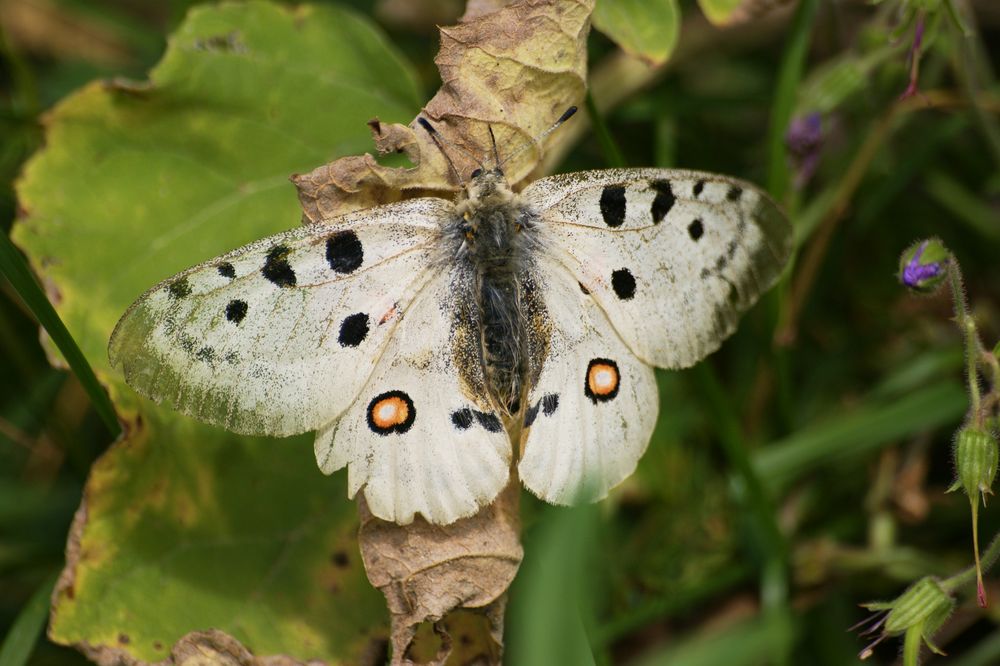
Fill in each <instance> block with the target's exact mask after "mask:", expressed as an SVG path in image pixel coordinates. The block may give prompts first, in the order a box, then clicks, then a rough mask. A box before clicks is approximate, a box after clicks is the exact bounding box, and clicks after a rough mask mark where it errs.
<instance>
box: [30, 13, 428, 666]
mask: <svg viewBox="0 0 1000 666" xmlns="http://www.w3.org/2000/svg"><path fill="white" fill-rule="evenodd" d="M419 106H420V95H419V93H418V90H417V86H416V84H415V77H414V76H413V74H412V73H411V71H410V69H409V67H408V66H407V65H406V64H405V63H404V62H403V61H402V59H401V58H400V56H399V55H398V54H397V53H396V52H395V51H394V50H393V49H392V48H391V46H390V45H389V44H388V42H387V41H386V39H385V38H384V37H383V36H382V35H381V34H379V33H378V32H377V30H376V29H375V28H374V27H373V26H372V25H371V24H370V23H369V22H368V21H367V20H365V19H363V18H361V17H359V16H357V15H355V14H354V13H351V12H349V11H346V10H343V9H338V8H335V7H310V6H301V7H298V8H295V9H287V8H284V7H281V6H278V5H274V4H270V3H266V2H251V3H240V4H237V3H229V4H222V5H218V6H203V7H201V8H198V9H195V10H194V11H192V13H191V14H190V15H189V16H188V18H187V20H186V21H185V22H184V24H183V25H182V26H181V27H180V28H179V29H178V31H177V32H176V33H175V34H174V35H173V36H172V38H171V39H170V42H169V47H168V49H167V52H166V54H165V55H164V57H163V59H162V61H161V62H160V63H159V64H158V65H157V66H156V68H155V69H154V70H153V71H152V72H151V74H150V80H149V82H145V83H126V82H120V81H119V82H101V83H94V84H91V85H89V86H87V87H85V88H84V89H83V90H80V91H79V92H77V93H76V94H74V95H72V96H70V97H69V98H67V99H66V100H64V101H63V102H61V103H60V104H59V105H57V106H56V107H55V109H53V111H52V112H51V113H50V115H49V117H48V118H47V136H46V146H45V148H44V149H43V150H42V151H40V152H39V153H38V154H37V155H36V156H35V157H34V158H33V159H32V160H31V161H30V163H29V164H28V166H27V167H26V170H25V173H24V176H23V178H22V180H21V181H20V183H19V184H18V195H19V198H20V204H21V207H22V208H23V209H24V210H25V216H24V218H23V219H22V220H21V221H19V222H18V224H17V226H16V228H15V229H14V233H13V236H14V239H15V241H16V242H17V243H18V244H19V245H20V246H21V247H22V248H23V249H24V250H25V252H26V254H27V256H28V258H29V261H30V262H31V264H32V265H33V267H34V269H35V271H36V272H37V274H38V275H39V276H40V277H41V278H42V281H43V282H44V284H45V285H46V287H47V289H48V290H49V294H50V297H51V299H52V300H53V302H54V303H56V305H57V309H58V311H59V313H60V315H61V316H62V318H63V320H64V321H65V323H66V325H67V328H68V329H69V330H70V332H71V333H72V334H73V336H74V338H75V339H76V340H77V341H78V343H79V345H80V347H81V349H82V351H83V353H84V354H85V355H86V357H87V359H88V360H89V362H90V363H91V364H92V366H93V367H94V369H95V371H96V373H97V374H98V376H99V377H100V378H101V379H102V380H103V381H104V382H105V383H106V384H107V385H108V386H109V388H110V391H111V394H112V397H113V399H114V401H115V402H116V406H117V408H118V410H119V413H120V414H122V415H123V416H124V417H125V418H126V420H127V421H128V422H129V427H128V432H127V435H126V437H125V439H123V440H122V441H120V442H118V443H116V444H115V445H114V446H113V447H112V448H111V449H110V450H109V451H108V453H107V454H106V455H105V456H104V457H103V458H102V459H101V461H100V462H99V463H98V464H97V466H96V467H95V469H94V472H93V474H92V477H91V479H90V480H89V482H88V485H87V488H86V491H85V497H86V500H85V504H84V506H83V507H82V508H81V510H80V512H79V514H78V518H77V522H76V524H75V527H74V531H73V535H72V539H71V543H70V553H69V554H70V557H69V561H68V564H67V568H66V570H65V571H64V574H63V578H62V581H61V583H60V586H59V588H58V593H57V599H56V603H55V605H54V608H53V614H54V615H53V620H52V625H51V635H52V637H53V638H54V640H56V641H59V642H62V643H67V644H73V645H76V646H78V647H80V648H81V649H83V650H84V651H85V652H87V653H88V654H90V655H91V656H93V657H95V658H96V657H99V656H102V655H103V656H104V657H107V658H108V659H115V660H118V659H121V660H124V661H125V662H135V661H141V662H149V661H159V660H162V659H164V658H166V657H168V656H169V654H170V651H171V648H172V647H175V644H177V645H178V646H179V647H178V649H181V650H183V649H191V646H192V645H194V644H195V643H193V642H192V641H190V640H189V641H185V642H183V643H180V644H178V643H177V641H178V640H179V639H181V637H183V636H185V635H187V634H189V633H191V632H199V631H205V630H208V629H212V628H216V629H221V630H222V631H225V632H226V633H228V634H231V635H232V636H233V637H235V638H236V639H237V640H238V641H239V642H240V643H242V644H243V645H244V646H245V647H246V648H247V649H249V650H250V651H251V652H252V653H254V654H258V655H274V654H288V655H293V656H294V657H295V658H296V659H299V660H305V659H319V660H322V661H326V662H329V663H342V664H355V663H358V662H359V661H360V659H361V655H362V654H363V653H371V651H372V650H373V649H374V650H375V651H376V653H377V652H378V650H380V649H383V648H380V647H379V646H380V645H382V641H383V640H384V637H385V636H386V635H387V633H388V632H387V628H386V620H387V617H386V612H385V610H384V607H383V602H382V600H381V598H380V595H379V594H378V592H377V591H375V590H374V589H372V588H371V586H370V585H369V583H368V582H367V581H366V580H365V575H364V570H363V567H362V565H361V562H360V557H359V555H358V552H357V542H356V536H355V535H356V531H357V527H358V525H357V518H356V513H355V506H354V504H353V503H352V502H350V501H348V500H347V493H346V488H345V484H344V478H343V475H337V476H334V477H331V478H327V477H323V476H322V474H321V473H320V472H319V470H318V469H317V468H316V465H315V461H314V459H313V453H312V447H311V445H310V442H309V437H308V436H304V437H299V438H295V439H289V440H282V441H273V440H265V439H245V438H239V437H236V436H234V435H230V434H227V433H225V432H224V431H222V430H219V429H216V428H209V427H207V426H202V425H199V424H196V423H194V422H192V421H190V420H188V419H182V418H181V417H179V416H177V415H175V414H171V413H167V412H165V411H162V410H160V409H158V408H156V407H154V406H153V405H150V404H149V403H146V402H142V401H140V400H139V399H138V398H137V397H136V396H135V395H134V394H133V393H132V392H131V390H130V389H129V388H128V387H127V386H125V384H124V383H123V382H122V380H121V378H120V377H119V376H117V375H116V374H115V373H113V372H111V370H110V368H109V365H108V360H107V351H106V349H107V341H108V338H109V336H110V334H111V330H112V328H113V327H114V324H115V322H116V321H117V319H118V317H119V316H120V315H121V314H122V313H123V312H124V311H125V309H126V308H127V307H128V305H129V304H130V303H131V302H132V301H133V300H134V299H135V297H136V296H138V295H139V294H141V293H142V292H143V291H144V290H145V289H146V288H147V287H149V286H150V285H153V284H155V283H156V282H158V281H159V280H161V279H163V278H165V277H167V276H169V275H171V274H173V273H175V272H177V271H179V270H182V269H184V268H186V267H188V266H191V265H193V264H195V263H198V262H200V261H202V260H204V259H207V258H210V257H212V256H215V255H218V254H220V253H222V252H224V251H227V250H229V249H232V248H233V247H236V246H238V245H240V244H242V243H245V242H248V241H251V240H253V239H256V238H259V237H261V236H264V235H267V234H269V233H273V232H277V231H280V230H282V229H288V228H292V227H295V226H296V225H297V224H299V221H300V218H301V209H300V207H299V205H298V203H297V201H296V196H295V188H294V186H293V185H292V184H291V183H289V182H288V176H289V174H291V173H294V172H297V171H305V170H308V169H310V168H312V167H313V166H315V165H316V164H320V163H323V162H326V161H329V160H330V159H333V158H336V157H338V156H341V155H346V154H351V153H356V152H361V151H363V150H364V149H365V148H366V147H368V146H370V141H371V140H370V137H369V131H368V128H367V127H366V122H367V121H368V120H369V119H370V118H372V117H373V116H375V115H379V116H381V117H382V118H386V119H389V120H395V119H398V120H403V119H408V118H412V117H413V115H414V114H415V113H416V111H417V109H418V108H419ZM219 635H221V634H219ZM198 644H199V645H200V643H198ZM373 646H374V647H373ZM102 658H103V657H102Z"/></svg>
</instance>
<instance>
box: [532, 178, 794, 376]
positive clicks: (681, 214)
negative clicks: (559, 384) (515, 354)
mask: <svg viewBox="0 0 1000 666" xmlns="http://www.w3.org/2000/svg"><path fill="white" fill-rule="evenodd" d="M523 196H524V198H525V201H526V202H527V203H528V204H529V205H531V206H532V207H534V208H535V210H536V211H538V212H539V214H540V215H541V217H542V224H541V226H542V228H543V232H544V235H545V241H546V245H547V251H548V252H549V254H550V255H552V256H553V257H554V258H555V259H556V260H558V261H560V262H562V263H563V264H565V265H566V267H567V268H568V269H569V270H570V272H571V273H572V274H573V275H574V276H575V277H576V279H577V280H578V281H579V283H580V285H581V287H582V288H584V289H586V290H587V291H589V292H590V294H592V295H593V297H594V299H595V300H596V301H597V303H598V304H599V305H600V306H601V308H602V309H603V310H604V311H605V312H606V313H607V315H608V318H609V319H610V320H611V322H612V323H613V325H614V328H615V329H616V330H617V331H618V333H620V334H621V337H622V339H623V340H624V341H625V342H626V343H627V344H628V346H629V347H630V348H631V349H632V351H633V352H634V353H635V354H636V355H637V356H638V357H639V358H641V359H643V360H644V361H646V362H647V363H650V364H651V365H656V366H660V367H666V368H682V367H687V366H690V365H692V364H694V363H696V362H697V361H698V360H700V359H701V358H703V357H704V356H706V355H707V354H709V353H711V352H713V351H715V350H716V349H717V348H718V347H719V345H720V344H721V343H722V341H723V340H724V339H725V338H726V337H728V336H729V335H730V334H731V333H732V332H733V331H734V330H735V328H736V322H737V319H738V318H739V315H740V314H741V313H742V312H743V311H745V310H746V309H747V308H749V307H750V306H751V305H752V304H753V303H754V302H755V301H756V300H757V297H758V296H759V295H760V294H761V293H763V292H764V291H765V290H767V289H768V288H769V287H770V286H771V285H772V284H773V283H774V282H775V280H776V279H777V277H778V275H779V274H780V273H781V270H782V268H783V267H784V265H785V263H786V262H787V260H788V257H789V255H790V253H791V247H792V233H791V226H790V225H789V223H788V221H787V220H786V218H785V217H784V216H783V215H782V214H781V212H780V211H779V210H778V208H777V206H776V205H775V204H774V203H773V202H772V201H771V200H770V199H769V198H768V197H767V196H766V195H765V194H764V193H763V192H761V191H760V190H758V189H757V188H755V187H754V186H752V185H750V184H748V183H744V182H742V181H738V180H734V179H731V178H727V177H724V176H718V175H713V174H707V173H698V172H693V171H675V170H668V169H612V170H607V171H590V172H581V173H571V174H565V175H561V176H553V177H550V178H545V179H542V180H539V181H536V182H535V183H533V184H532V185H531V186H530V187H528V188H527V189H526V190H525V191H524V192H523Z"/></svg>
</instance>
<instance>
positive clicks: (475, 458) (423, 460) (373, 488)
mask: <svg viewBox="0 0 1000 666" xmlns="http://www.w3.org/2000/svg"><path fill="white" fill-rule="evenodd" d="M472 283H473V280H472V277H471V276H470V275H468V273H467V272H465V271H463V270H461V268H458V267H456V268H453V269H451V270H450V271H442V272H441V273H440V274H438V275H436V276H435V277H434V278H432V280H431V281H430V282H429V283H428V285H427V287H426V288H425V289H424V290H423V291H422V292H421V293H420V295H419V296H417V297H416V299H414V301H413V302H412V303H411V304H410V307H409V308H408V309H407V311H406V316H405V317H404V318H403V320H402V322H401V323H400V324H399V326H398V327H397V328H396V330H395V331H394V333H393V336H392V340H391V341H390V342H389V344H388V346H387V347H386V349H385V353H384V354H383V355H382V357H381V359H380V361H379V363H378V366H377V367H376V369H375V372H374V373H372V375H371V378H370V379H369V381H368V382H367V383H366V385H365V386H364V388H363V389H362V391H361V393H360V395H359V396H358V398H357V400H356V401H355V402H354V404H353V405H351V407H350V409H348V411H347V412H346V413H345V414H344V415H343V417H341V418H340V419H339V420H338V421H336V422H333V423H330V424H328V425H327V426H326V427H324V428H322V429H321V430H320V431H319V432H318V433H317V435H316V459H317V461H318V462H319V466H320V469H322V470H323V471H324V472H325V473H327V474H329V473H331V472H333V471H334V470H337V469H339V468H341V467H344V466H345V465H346V466H347V467H348V492H349V493H350V495H352V496H353V495H354V494H355V493H357V492H358V491H359V490H360V489H361V488H362V487H363V488H364V495H365V499H366V501H367V503H368V506H369V508H370V509H371V511H372V513H374V514H375V515H376V516H378V517H379V518H382V519H384V520H392V521H395V522H397V523H400V524H407V523H409V522H411V521H412V520H413V517H414V514H415V513H416V512H419V513H420V514H422V515H423V516H424V517H425V518H426V519H427V520H429V521H430V522H432V523H439V524H446V523H450V522H453V521H455V520H457V519H458V518H461V517H464V516H469V515H472V514H473V513H475V512H476V511H477V510H478V509H479V507H481V506H484V505H486V504H489V503H490V502H491V501H492V500H493V499H494V497H496V495H497V493H499V492H500V490H501V489H502V488H503V487H504V485H506V482H507V478H508V475H509V468H510V460H511V444H510V440H509V438H508V435H507V432H506V429H505V427H504V423H503V420H502V417H501V414H500V413H499V412H498V411H497V410H496V409H495V408H494V407H493V405H492V403H491V400H490V398H489V397H488V395H487V390H486V387H485V384H484V379H483V373H482V366H481V361H480V353H479V346H478V345H479V336H478V330H479V321H478V313H477V310H476V307H475V302H474V299H473V298H472Z"/></svg>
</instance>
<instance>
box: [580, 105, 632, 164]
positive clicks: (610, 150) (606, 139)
mask: <svg viewBox="0 0 1000 666" xmlns="http://www.w3.org/2000/svg"><path fill="white" fill-rule="evenodd" d="M586 105H587V115H589V116H590V122H591V124H592V125H593V126H594V134H596V135H597V142H598V143H599V144H600V145H601V152H602V153H603V154H604V161H605V162H607V163H608V166H609V167H617V168H620V167H623V166H625V158H624V157H622V151H621V150H619V149H618V144H617V143H615V139H614V137H612V136H611V132H609V131H608V126H607V124H605V122H604V117H603V116H602V115H601V112H600V111H598V110H597V104H595V103H594V97H593V96H592V95H591V94H590V92H587V98H586Z"/></svg>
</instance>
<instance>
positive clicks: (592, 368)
mask: <svg viewBox="0 0 1000 666" xmlns="http://www.w3.org/2000/svg"><path fill="white" fill-rule="evenodd" d="M620 384H621V375H620V373H619V372H618V364H617V363H615V362H614V361H612V360H611V359H608V358H595V359H592V360H591V361H590V363H589V364H588V365H587V374H586V377H585V378H584V384H583V392H584V394H585V395H586V396H587V397H588V398H590V399H591V400H592V401H593V402H594V403H598V402H607V401H608V400H611V399H613V398H614V397H615V396H616V395H618V387H619V385H620Z"/></svg>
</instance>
